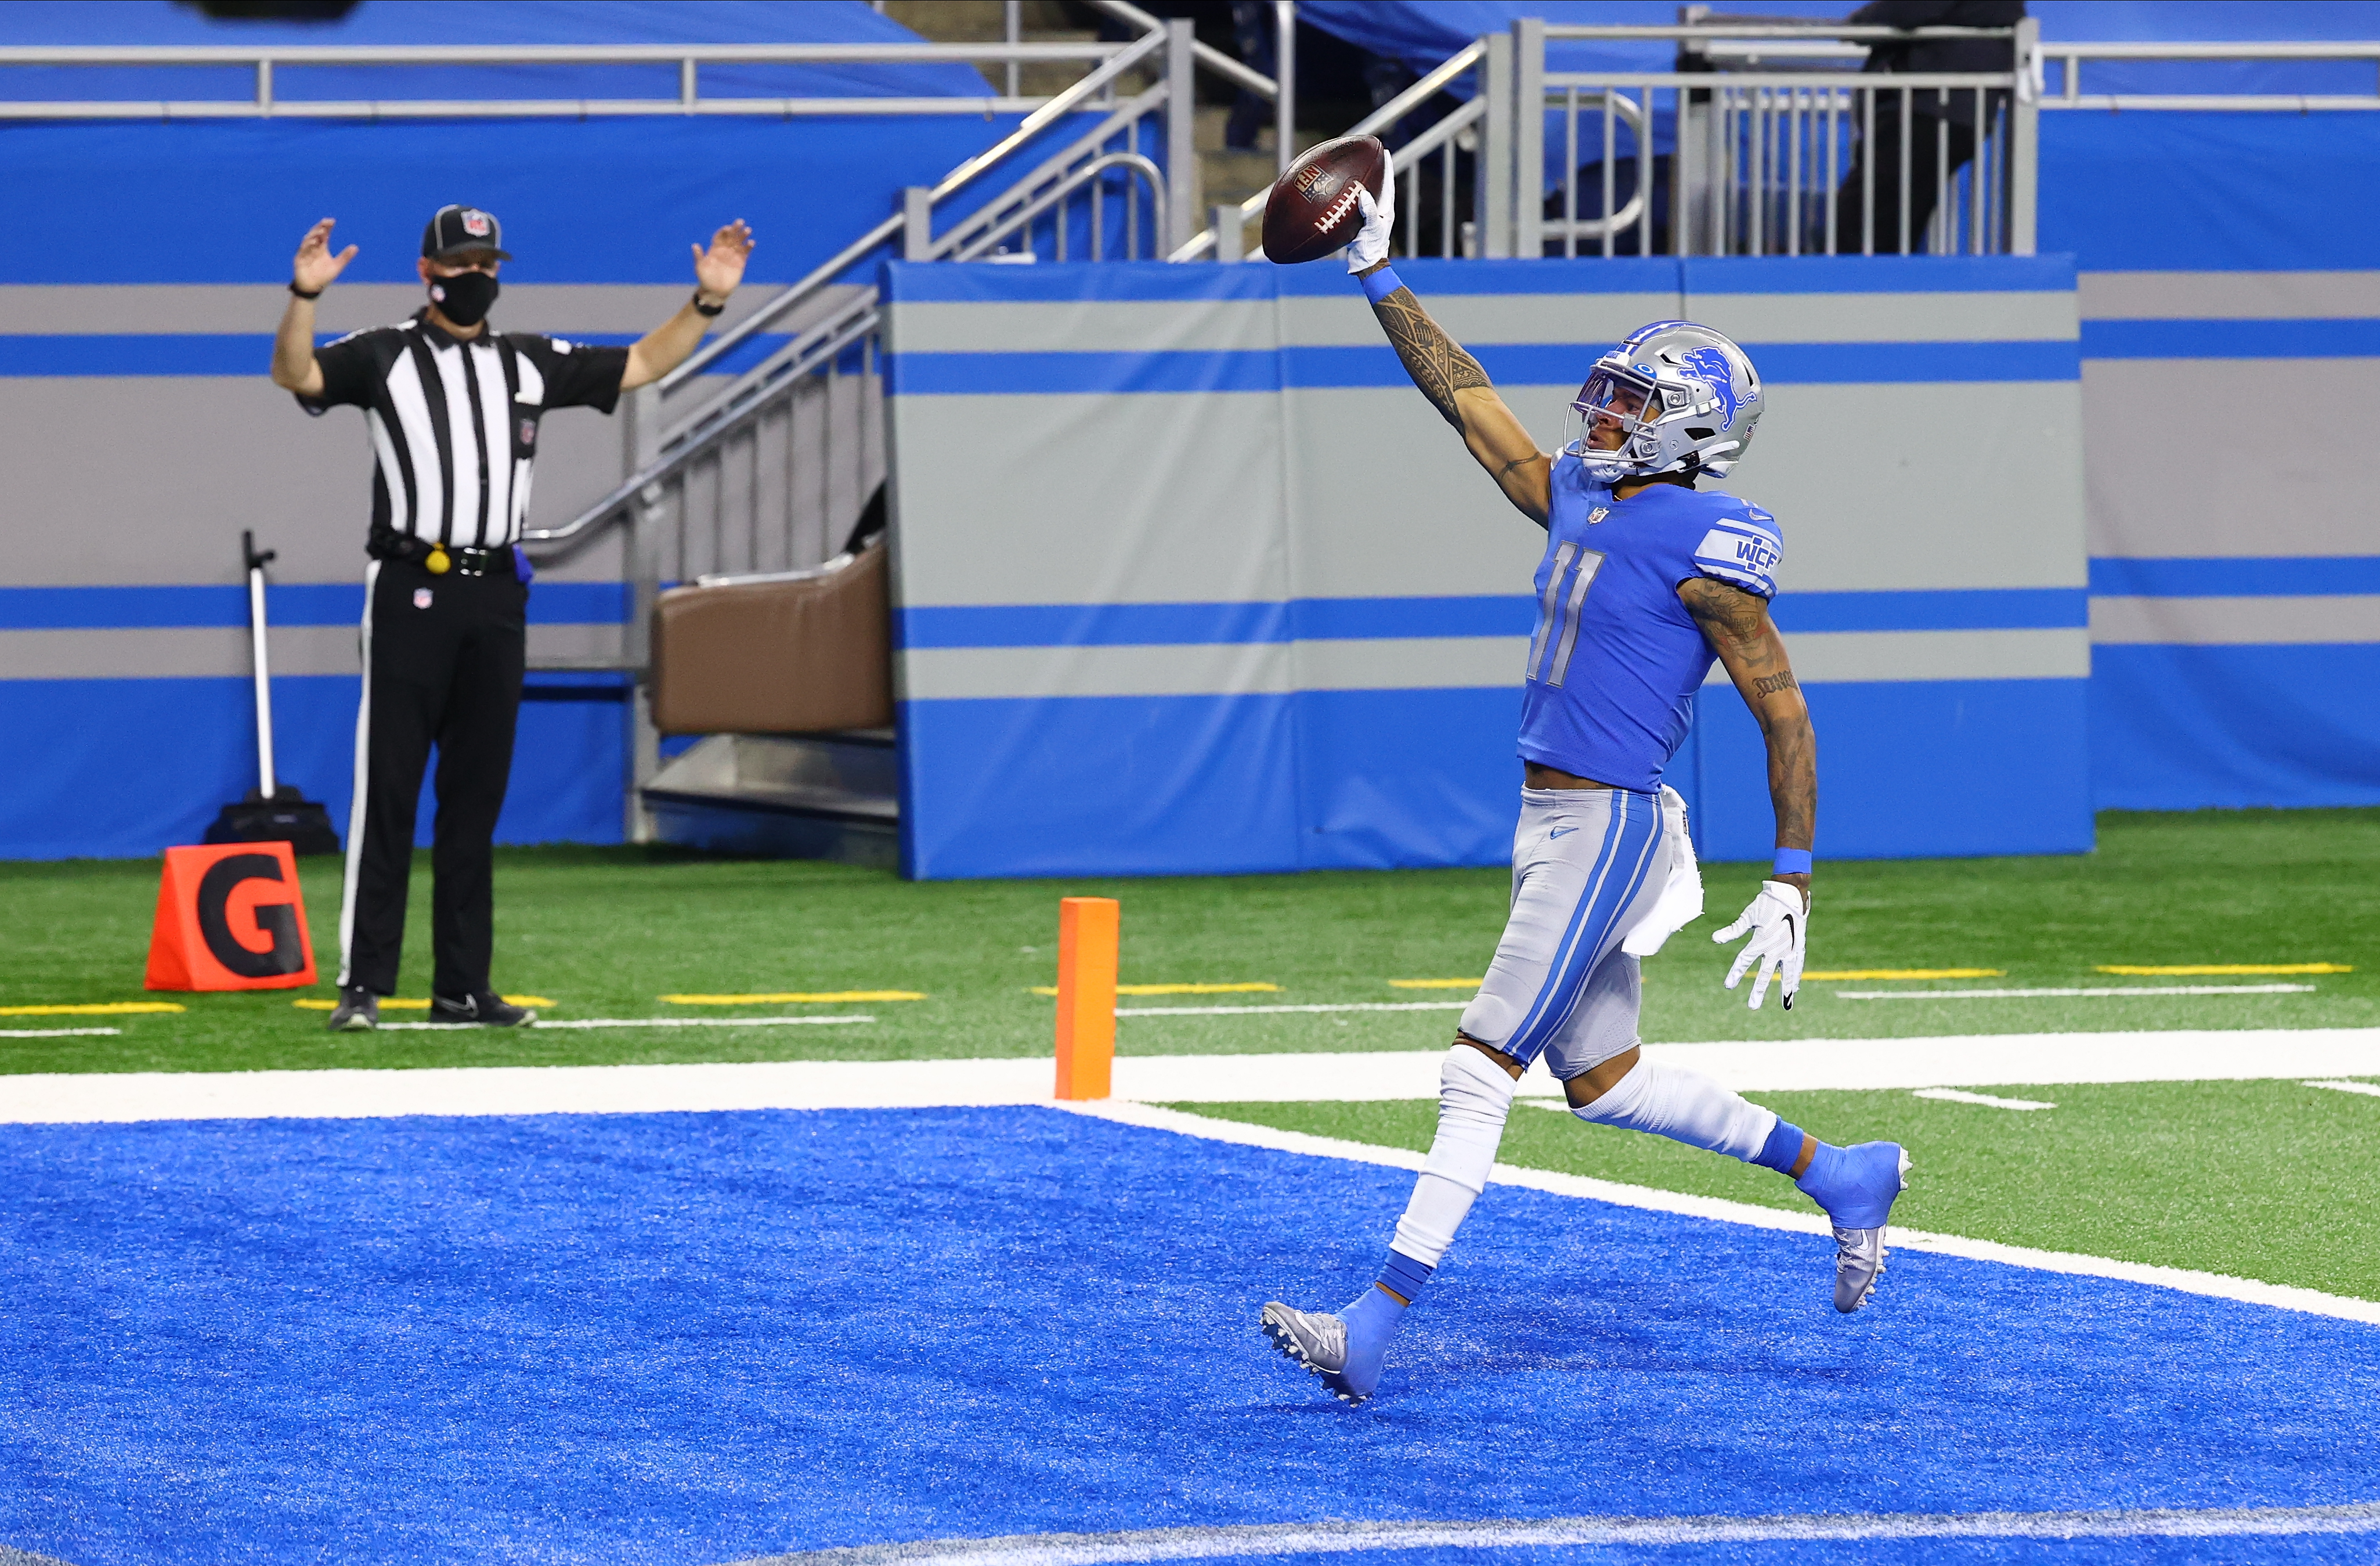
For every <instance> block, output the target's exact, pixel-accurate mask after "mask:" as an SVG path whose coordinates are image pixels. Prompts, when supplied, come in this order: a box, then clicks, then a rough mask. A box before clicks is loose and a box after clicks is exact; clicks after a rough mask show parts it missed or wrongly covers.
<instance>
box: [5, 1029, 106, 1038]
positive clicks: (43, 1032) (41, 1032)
mask: <svg viewBox="0 0 2380 1566" xmlns="http://www.w3.org/2000/svg"><path fill="white" fill-rule="evenodd" d="M123 1032H124V1030H123V1029H122V1028H120V1027H0V1038H116V1037H117V1036H119V1035H121V1034H122V1033H123Z"/></svg>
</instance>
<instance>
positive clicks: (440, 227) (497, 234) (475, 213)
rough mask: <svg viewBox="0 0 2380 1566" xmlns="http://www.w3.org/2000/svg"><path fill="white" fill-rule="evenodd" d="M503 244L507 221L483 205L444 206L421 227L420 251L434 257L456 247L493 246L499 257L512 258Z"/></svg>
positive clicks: (474, 248)
mask: <svg viewBox="0 0 2380 1566" xmlns="http://www.w3.org/2000/svg"><path fill="white" fill-rule="evenodd" d="M456 250H493V251H494V252H495V253H496V259H497V260H498V261H510V260H512V259H513V258H512V252H511V251H509V250H507V249H504V225H503V224H501V223H498V222H497V221H496V214H495V213H493V212H489V211H486V210H485V209H484V208H480V207H463V206H445V207H441V208H439V209H438V212H437V215H435V216H434V217H432V218H431V220H430V226H429V227H427V228H425V229H423V230H422V231H421V253H422V254H423V255H425V256H429V257H431V258H433V259H434V258H436V257H439V256H443V255H451V254H453V253H454V252H455V251H456Z"/></svg>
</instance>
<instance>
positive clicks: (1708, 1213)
mask: <svg viewBox="0 0 2380 1566" xmlns="http://www.w3.org/2000/svg"><path fill="white" fill-rule="evenodd" d="M1056 1107H1057V1108H1060V1109H1063V1110H1070V1111H1074V1112H1075V1113H1077V1114H1083V1115H1091V1116H1096V1117H1097V1118H1099V1119H1101V1120H1111V1121H1117V1122H1120V1123H1123V1124H1126V1125H1137V1126H1143V1127H1146V1128H1147V1129H1149V1130H1152V1131H1171V1132H1176V1133H1178V1134H1180V1135H1184V1136H1196V1137H1201V1138H1204V1139H1205V1140H1207V1141H1210V1142H1230V1143H1234V1144H1236V1145H1238V1146H1240V1147H1268V1148H1271V1149H1273V1150H1275V1151H1279V1152H1284V1153H1304V1154H1306V1155H1308V1156H1310V1157H1314V1158H1322V1159H1345V1160H1347V1161H1348V1162H1351V1163H1370V1164H1383V1165H1386V1166H1388V1167H1390V1168H1392V1169H1410V1170H1415V1171H1418V1170H1419V1169H1420V1168H1421V1166H1422V1155H1421V1154H1419V1153H1415V1152H1410V1151H1407V1150H1406V1149H1404V1148H1403V1147H1375V1146H1373V1145H1372V1144H1370V1143H1366V1142H1346V1141H1342V1140H1340V1139H1338V1138H1337V1137H1331V1136H1311V1135H1306V1134H1305V1133H1304V1132H1297V1131H1276V1130H1274V1129H1273V1128H1272V1127H1270V1126H1268V1125H1250V1124H1247V1123H1245V1122H1241V1121H1228V1120H1214V1119H1210V1118H1208V1116H1206V1115H1196V1114H1186V1113H1184V1112H1183V1111H1180V1110H1162V1109H1159V1108H1157V1107H1156V1106H1155V1105H1153V1104H1132V1103H1120V1102H1117V1101H1115V1100H1112V1099H1110V1100H1107V1101H1105V1102H1101V1103H1096V1104H1061V1105H1058V1106H1056ZM1488 1178H1489V1180H1490V1181H1491V1182H1493V1183H1494V1184H1499V1185H1518V1186H1521V1187H1523V1188H1524V1189H1527V1190H1531V1191H1545V1192H1548V1193H1550V1194H1552V1195H1554V1196H1583V1197H1585V1198H1586V1199H1588V1200H1590V1201H1597V1202H1609V1203H1611V1204H1612V1205H1614V1206H1616V1207H1623V1208H1642V1209H1644V1210H1645V1211H1648V1212H1669V1213H1676V1214H1678V1215H1679V1216H1681V1217H1683V1218H1705V1219H1714V1220H1718V1221H1719V1222H1722V1223H1741V1224H1743V1225H1745V1226H1747V1227H1749V1228H1754V1229H1777V1230H1784V1231H1787V1232H1791V1233H1796V1234H1826V1233H1828V1225H1827V1220H1826V1219H1825V1218H1824V1217H1822V1216H1821V1215H1819V1214H1817V1213H1815V1212H1791V1211H1788V1210H1786V1209H1784V1208H1764V1207H1755V1206H1753V1205H1752V1204H1751V1203H1749V1202H1730V1201H1728V1200H1725V1199H1724V1198H1722V1197H1718V1196H1684V1195H1682V1194H1680V1193H1678V1192H1674V1191H1656V1190H1654V1189H1652V1188H1651V1187H1649V1186H1644V1185H1622V1184H1618V1183H1616V1182H1614V1181H1609V1180H1592V1179H1589V1178H1587V1177H1586V1176H1585V1175H1580V1174H1558V1173H1555V1172H1553V1171H1550V1170H1542V1169H1518V1168H1515V1167H1514V1166H1512V1165H1511V1164H1502V1163H1500V1164H1498V1165H1497V1166H1496V1167H1495V1169H1494V1170H1493V1171H1491V1172H1490V1174H1489V1176H1488ZM1890 1244H1891V1245H1892V1247H1893V1248H1894V1249H1896V1250H1904V1251H1931V1252H1933V1253H1935V1254H1937V1255H1940V1256H1963V1257H1965V1258H1967V1259H1968V1260H1970V1261H1992V1262H1999V1263H2001V1264H2003V1265H2005V1266H2009V1267H2024V1268H2031V1269H2034V1271H2036V1272H2064V1273H2071V1274H2073V1275H2075V1276H2077V1277H2083V1278H2112V1279H2117V1280H2119V1281H2123V1282H2127V1283H2145V1284H2148V1285H2150V1286H2152V1287H2155V1288H2160V1289H2174V1290H2178V1291H2180V1293H2186V1294H2204V1295H2207V1296H2210V1297H2212V1298H2215V1299H2223V1300H2239V1301H2242V1302H2244V1303H2246V1304H2249V1305H2271V1306H2274V1307H2276V1308H2277V1309H2280V1310H2295V1311H2302V1312H2304V1313H2305V1314H2307V1315H2309V1316H2326V1317H2334V1318H2336V1319H2338V1320H2341V1321H2363V1322H2369V1323H2371V1324H2373V1325H2374V1326H2380V1300H2358V1299H2350V1298H2347V1297H2345V1296H2343V1295H2338V1294H2325V1293H2322V1292H2321V1291H2320V1290H2317V1289H2300V1288H2293V1287H2291V1286H2289V1285H2288V1284H2285V1283H2265V1282H2260V1281H2257V1280H2255V1279H2253V1278H2227V1277H2225V1276H2224V1275H2223V1274H2221V1273H2217V1272H2195V1271H2192V1270H2190V1269H2186V1268H2179V1267H2152V1266H2149V1265H2148V1264H2146V1263H2143V1262H2131V1261H2117V1260H2114V1259H2112V1258H2110V1257H2107V1256H2077V1255H2074V1254H2072V1253H2070V1252H2066V1251H2037V1250H2034V1249H2033V1248H2032V1247H2030V1246H2026V1245H2003V1244H1999V1243H1998V1242H1997V1241H1993V1240H1970V1239H1966V1238H1964V1237H1962V1236H1961V1235H1957V1234H1934V1233H1929V1232H1926V1231H1925V1230H1922V1229H1898V1228H1896V1229H1894V1230H1893V1231H1892V1232H1891V1239H1890Z"/></svg>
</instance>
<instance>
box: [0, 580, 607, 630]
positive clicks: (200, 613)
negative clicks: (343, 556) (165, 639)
mask: <svg viewBox="0 0 2380 1566" xmlns="http://www.w3.org/2000/svg"><path fill="white" fill-rule="evenodd" d="M264 613H265V618H266V619H267V620H269V621H270V622H272V623H273V625H356V624H358V623H359V622H360V621H361V620H362V619H363V613H364V589H363V584H362V583H361V582H356V583H346V582H290V583H286V584H280V583H276V584H274V585H273V586H271V587H268V588H266V589H265V590H264ZM627 613H628V589H627V584H626V583H625V582H540V583H538V584H537V585H536V586H534V587H532V588H531V589H529V595H528V622H529V624H530V625H618V624H620V622H621V621H623V620H625V619H626V618H627ZM247 624H248V589H246V588H244V587H232V586H228V585H192V586H139V587H62V588H0V630H6V631H74V630H93V631H96V630H140V629H152V628H160V627H169V626H190V627H209V626H226V625H247Z"/></svg>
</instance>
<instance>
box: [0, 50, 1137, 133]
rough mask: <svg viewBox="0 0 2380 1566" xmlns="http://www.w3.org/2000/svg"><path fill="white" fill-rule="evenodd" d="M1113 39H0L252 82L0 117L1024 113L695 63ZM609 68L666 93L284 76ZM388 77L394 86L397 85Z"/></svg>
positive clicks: (931, 55) (73, 58)
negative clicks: (706, 74) (714, 76)
mask: <svg viewBox="0 0 2380 1566" xmlns="http://www.w3.org/2000/svg"><path fill="white" fill-rule="evenodd" d="M1130 47H1131V45H1129V44H1123V43H1099V42H1056V43H1021V42H1017V43H702V44H693V43H669V44H647V43H585V44H526V43H524V44H511V43H477V44H429V43H423V44H413V43H408V44H384V45H375V46H360V45H346V44H282V45H273V44H254V45H249V44H204V45H195V46H189V47H181V46H175V45H156V44H139V45H123V46H86V45H80V44H75V45H11V46H6V47H0V86H5V84H6V74H5V73H6V70H7V68H8V67H104V66H115V67H158V68H164V67H181V68H190V69H201V68H212V69H216V70H220V69H223V68H224V67H239V68H240V69H241V70H243V71H244V72H245V73H247V75H248V78H249V80H250V82H251V83H252V90H251V91H250V92H249V94H248V95H247V96H245V97H228V96H217V97H193V98H176V99H58V100H51V101H43V102H32V101H28V102H0V119H47V120H57V119H66V120H87V119H98V120H110V119H143V120H147V119H421V118H439V119H551V118H564V119H579V118H588V117H597V116H620V115H762V116H767V117H771V118H786V117H792V116H815V115H978V116H979V115H990V114H1021V113H1026V112H1027V111H1030V110H1033V109H1036V108H1038V107H1040V106H1041V105H1042V104H1043V103H1047V102H1048V100H1047V99H1042V98H1023V97H1019V96H1017V95H1016V93H1015V92H1014V91H1013V90H1012V91H1010V92H1009V93H1008V94H1007V95H1006V96H1004V97H1003V96H1000V95H998V94H993V93H985V94H982V95H975V94H963V95H951V96H943V95H935V96H929V97H868V96H840V97H837V96H821V97H795V98H788V97H783V96H776V97H771V96H764V95H759V94H750V93H735V92H730V93H719V92H712V93H705V92H704V91H703V88H702V72H703V69H704V68H705V67H735V66H743V67H753V66H800V65H807V66H852V65H878V66H884V65H912V66H915V65H952V64H965V65H978V66H982V65H1000V66H1006V67H1010V69H1011V78H1010V79H1011V81H1012V82H1014V67H1017V66H1020V65H1066V64H1086V65H1092V66H1096V65H1099V63H1101V62H1104V61H1106V60H1109V59H1111V58H1113V57H1114V56H1115V55H1119V54H1121V53H1123V51H1124V50H1126V49H1128V48H1130ZM424 66H466V67H468V66H480V67H537V66H575V67H589V66H601V67H624V68H625V67H646V68H647V69H648V70H650V68H651V67H673V68H674V76H675V79H676V80H675V91H672V92H668V93H647V94H641V95H635V94H632V95H624V96H621V97H615V98H499V97H493V96H489V97H471V98H459V99H458V98H443V99H430V98H419V97H406V96H394V97H387V98H377V97H376V98H368V99H353V98H346V99H324V98H305V97H291V96H288V95H287V93H286V91H285V88H286V87H287V85H288V83H287V82H286V80H285V78H284V77H283V76H282V75H281V73H283V72H285V71H289V70H303V69H306V68H309V67H311V68H321V67H392V68H394V67H424ZM399 85H402V84H401V83H400V84H399Z"/></svg>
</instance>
